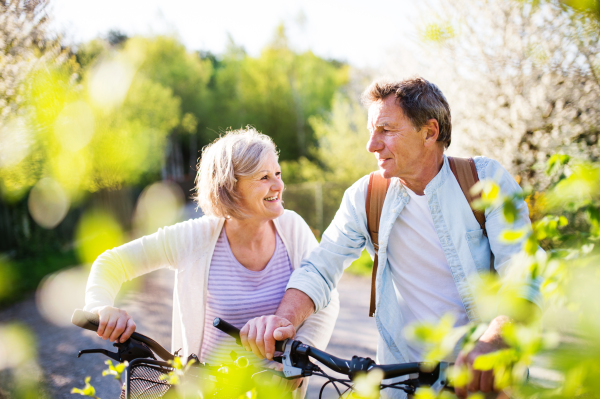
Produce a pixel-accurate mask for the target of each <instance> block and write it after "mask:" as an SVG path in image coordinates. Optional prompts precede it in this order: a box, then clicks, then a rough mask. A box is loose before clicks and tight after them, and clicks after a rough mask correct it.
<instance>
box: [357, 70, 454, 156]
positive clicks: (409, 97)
mask: <svg viewBox="0 0 600 399" xmlns="http://www.w3.org/2000/svg"><path fill="white" fill-rule="evenodd" d="M392 94H393V95H394V96H395V97H396V103H397V104H398V105H399V106H400V108H402V111H403V112H404V115H406V117H407V118H408V119H409V120H410V121H411V123H412V124H413V126H414V127H415V128H416V129H421V128H422V127H423V126H424V125H425V124H426V123H427V121H428V120H430V119H435V120H437V122H438V125H439V128H440V132H439V136H438V138H437V141H440V142H442V143H443V144H444V148H448V146H450V141H451V138H452V118H451V116H450V105H448V101H446V97H444V94H443V93H442V91H441V90H440V89H439V88H438V87H437V86H436V85H434V84H433V83H431V82H429V81H427V80H425V79H423V78H421V77H414V78H410V79H405V80H400V81H387V80H379V81H375V82H373V83H371V85H370V86H369V87H367V89H366V90H365V91H364V92H363V94H362V96H361V100H362V102H363V104H364V105H365V106H366V107H367V108H368V107H370V106H371V104H372V103H374V102H376V101H379V100H384V99H386V98H387V97H388V96H390V95H392Z"/></svg>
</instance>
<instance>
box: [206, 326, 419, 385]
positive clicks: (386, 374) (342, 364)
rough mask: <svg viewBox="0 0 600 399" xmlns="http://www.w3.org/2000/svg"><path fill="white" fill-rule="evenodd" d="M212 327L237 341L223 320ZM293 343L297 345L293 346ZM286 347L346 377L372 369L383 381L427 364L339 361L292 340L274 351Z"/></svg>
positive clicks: (279, 343)
mask: <svg viewBox="0 0 600 399" xmlns="http://www.w3.org/2000/svg"><path fill="white" fill-rule="evenodd" d="M213 326H215V327H217V328H218V329H220V330H221V331H223V332H224V333H226V334H228V335H230V336H231V337H233V338H235V339H236V341H238V340H239V335H240V330H239V329H238V328H236V327H235V326H232V325H231V324H229V323H227V322H226V321H224V320H223V319H220V318H218V317H217V318H215V320H214V321H213ZM294 343H298V344H297V345H294ZM288 345H291V346H292V348H293V349H292V351H293V352H295V353H296V354H301V355H308V356H311V357H312V358H314V359H316V360H318V361H319V362H321V363H323V364H324V365H326V366H327V367H329V368H330V369H331V370H333V371H337V372H338V373H341V374H345V375H347V376H352V375H353V374H354V373H356V372H358V371H365V372H366V371H369V370H372V369H373V368H378V369H380V370H381V371H383V379H388V378H394V377H400V376H404V375H408V374H414V373H420V372H422V369H423V367H424V366H425V365H428V366H429V364H428V363H400V364H387V365H378V364H376V363H375V362H373V361H372V360H371V359H363V358H357V357H355V358H353V359H352V360H346V359H341V358H339V357H336V356H333V355H330V354H329V353H327V352H324V351H322V350H319V349H317V348H314V347H312V346H310V345H306V344H303V343H301V342H300V341H294V340H291V339H290V340H285V341H277V342H276V345H275V349H276V350H277V351H279V352H283V351H284V348H286V347H287V346H288Z"/></svg>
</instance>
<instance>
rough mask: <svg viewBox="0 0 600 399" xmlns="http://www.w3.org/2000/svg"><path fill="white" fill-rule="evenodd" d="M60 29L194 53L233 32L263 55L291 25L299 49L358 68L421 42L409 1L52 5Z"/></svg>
mask: <svg viewBox="0 0 600 399" xmlns="http://www.w3.org/2000/svg"><path fill="white" fill-rule="evenodd" d="M51 4H52V8H51V13H52V16H53V18H54V21H53V24H54V27H55V28H57V29H58V30H59V31H60V32H62V33H63V34H64V37H65V42H66V43H67V44H70V45H72V44H77V43H81V42H85V41H87V40H90V39H92V38H95V37H98V36H106V33H107V32H108V31H109V30H110V29H115V30H120V31H122V32H124V33H126V34H128V35H134V34H161V33H169V34H175V35H177V36H178V37H179V38H180V40H181V41H182V42H183V43H184V44H185V45H186V47H187V48H188V49H190V50H205V51H206V50H208V51H212V52H213V53H216V54H220V53H222V52H223V51H224V50H225V48H226V46H227V43H228V38H227V35H228V34H230V35H231V36H232V38H233V40H234V41H235V43H236V44H238V45H242V46H243V47H244V48H245V49H246V51H247V52H248V53H249V54H251V55H258V54H259V53H260V50H261V49H262V48H263V47H264V45H265V44H266V43H268V42H269V41H270V40H271V38H272V37H273V34H274V32H275V29H276V27H277V25H278V24H279V23H281V22H283V23H285V26H286V29H287V33H288V38H289V41H290V43H291V45H292V47H293V48H294V49H296V50H299V51H303V50H307V49H311V50H312V51H313V52H315V53H316V54H318V55H320V56H322V57H326V58H336V59H338V60H342V61H347V62H349V63H351V64H352V65H354V66H358V67H377V66H378V65H379V64H380V63H381V62H383V60H384V59H385V54H386V52H389V51H393V50H394V49H396V48H398V47H402V46H406V44H407V42H408V41H410V40H411V37H414V36H415V33H414V30H415V28H414V22H413V21H415V20H418V12H417V10H416V9H415V7H414V6H413V5H412V2H410V1H408V0H370V1H369V2H367V1H364V0H344V1H341V0H308V1H301V0H289V1H281V0H279V1H277V0H253V1H247V0H245V1H223V0H221V1H214V0H212V1H205V0H189V1H183V0H170V1H159V0H104V1H91V0H53V1H51Z"/></svg>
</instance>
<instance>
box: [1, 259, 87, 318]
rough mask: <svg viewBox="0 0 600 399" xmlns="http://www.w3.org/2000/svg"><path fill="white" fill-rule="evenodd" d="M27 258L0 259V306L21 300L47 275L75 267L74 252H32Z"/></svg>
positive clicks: (76, 262) (76, 261) (76, 260)
mask: <svg viewBox="0 0 600 399" xmlns="http://www.w3.org/2000/svg"><path fill="white" fill-rule="evenodd" d="M32 252H33V254H32V255H30V256H29V257H22V258H17V259H11V258H8V257H0V306H7V305H9V304H12V303H15V302H18V301H21V300H23V299H24V298H25V297H26V296H27V295H28V294H29V293H30V292H31V291H33V290H35V289H36V288H37V286H38V285H39V283H40V281H41V280H42V279H43V278H44V277H45V276H46V275H48V274H50V273H53V272H56V271H58V270H61V269H65V268H66V267H69V266H74V265H77V264H78V262H79V260H78V259H77V256H76V254H75V251H73V250H69V251H51V250H48V249H46V250H43V249H42V250H40V251H32Z"/></svg>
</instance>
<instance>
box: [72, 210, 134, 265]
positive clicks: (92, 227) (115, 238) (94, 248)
mask: <svg viewBox="0 0 600 399" xmlns="http://www.w3.org/2000/svg"><path fill="white" fill-rule="evenodd" d="M76 237H77V244H76V246H77V253H78V255H79V258H80V259H81V261H82V262H84V263H86V264H92V263H93V262H94V260H96V258H97V257H98V255H100V254H101V253H102V252H104V251H106V250H107V249H111V248H114V247H116V246H119V245H121V244H123V230H122V228H121V226H120V225H119V223H118V222H117V221H116V220H115V218H114V217H113V216H112V215H111V214H110V213H108V212H104V211H100V210H94V211H91V212H88V213H86V214H85V215H83V217H82V218H81V220H80V221H79V225H78V227H77V232H76Z"/></svg>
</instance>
